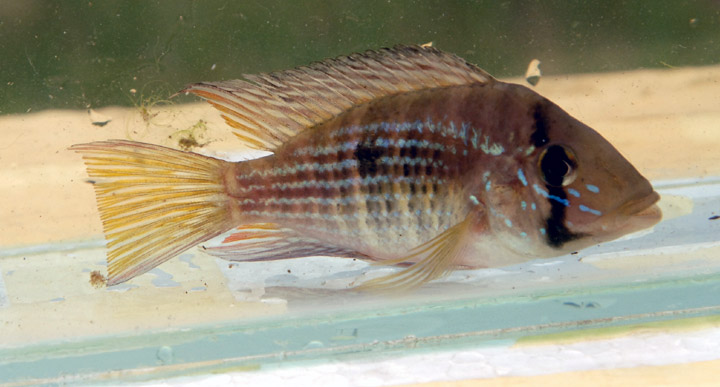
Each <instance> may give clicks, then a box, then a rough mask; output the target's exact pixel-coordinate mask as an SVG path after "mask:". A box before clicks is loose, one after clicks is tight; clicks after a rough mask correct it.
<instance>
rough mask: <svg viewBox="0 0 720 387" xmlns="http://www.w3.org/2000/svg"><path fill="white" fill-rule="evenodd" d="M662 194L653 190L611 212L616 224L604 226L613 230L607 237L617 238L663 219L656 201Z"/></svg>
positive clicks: (611, 217)
mask: <svg viewBox="0 0 720 387" xmlns="http://www.w3.org/2000/svg"><path fill="white" fill-rule="evenodd" d="M658 200H660V195H659V194H658V193H657V192H655V191H651V192H650V193H649V194H644V195H642V196H640V197H637V198H635V199H630V200H628V201H627V202H625V203H624V204H623V205H621V206H620V207H618V208H617V209H616V210H615V211H613V212H612V213H611V214H610V219H615V222H613V223H614V224H612V225H608V226H609V227H607V226H606V227H604V228H605V229H606V230H613V231H612V232H610V233H609V235H607V236H606V237H609V239H615V238H618V237H620V236H623V235H625V234H629V233H632V232H636V231H640V230H642V229H646V228H649V227H652V226H654V225H655V224H657V223H658V222H659V221H660V220H661V219H662V211H661V210H660V207H658V206H657V205H656V204H655V203H656V202H657V201H658Z"/></svg>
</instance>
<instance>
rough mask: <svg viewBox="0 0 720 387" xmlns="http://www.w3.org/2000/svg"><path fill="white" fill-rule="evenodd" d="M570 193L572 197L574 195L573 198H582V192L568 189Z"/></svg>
mask: <svg viewBox="0 0 720 387" xmlns="http://www.w3.org/2000/svg"><path fill="white" fill-rule="evenodd" d="M568 193H569V194H570V195H572V196H575V197H576V198H579V197H580V192H578V191H576V190H574V189H572V188H568Z"/></svg>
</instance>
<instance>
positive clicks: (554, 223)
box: [545, 185, 582, 248]
mask: <svg viewBox="0 0 720 387" xmlns="http://www.w3.org/2000/svg"><path fill="white" fill-rule="evenodd" d="M546 187H547V189H548V193H549V194H550V195H553V196H557V197H558V198H560V199H567V194H566V193H565V190H564V189H562V188H560V187H552V186H550V185H546ZM548 201H549V202H550V216H549V217H548V218H547V220H546V221H545V231H546V232H547V233H546V234H545V236H546V239H547V243H548V245H550V246H552V247H555V248H560V247H562V245H564V244H565V243H567V242H570V241H572V240H575V239H578V238H580V237H581V236H582V235H581V234H575V233H573V232H571V231H570V230H568V228H567V227H565V210H566V208H567V207H565V205H564V204H562V203H560V202H558V201H557V200H554V199H549V198H548Z"/></svg>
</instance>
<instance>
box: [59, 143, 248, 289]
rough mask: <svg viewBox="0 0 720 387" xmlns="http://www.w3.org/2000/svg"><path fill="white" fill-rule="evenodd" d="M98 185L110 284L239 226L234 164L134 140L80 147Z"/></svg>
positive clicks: (148, 268)
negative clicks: (228, 184) (228, 180)
mask: <svg viewBox="0 0 720 387" xmlns="http://www.w3.org/2000/svg"><path fill="white" fill-rule="evenodd" d="M70 149H71V150H74V151H76V152H78V153H80V154H82V156H83V159H84V160H85V164H86V166H87V172H88V175H89V176H90V178H91V182H92V183H93V184H94V186H95V195H96V197H97V205H98V209H99V211H100V216H101V219H102V223H103V229H104V232H105V238H106V239H107V247H108V253H107V262H108V282H107V284H108V286H110V285H115V284H119V283H121V282H125V281H127V280H129V279H131V278H133V277H135V276H138V275H140V274H142V273H145V272H146V271H148V270H150V269H152V268H154V267H155V266H157V265H159V264H161V263H163V262H165V261H167V260H168V259H170V258H172V257H174V256H175V255H177V254H179V253H181V252H182V251H184V250H186V249H188V248H190V247H192V246H194V245H196V244H198V243H200V242H203V241H205V240H207V239H210V238H212V237H214V236H216V235H219V234H221V233H223V232H225V231H227V230H229V229H230V228H232V227H233V226H234V224H233V223H232V221H231V212H230V210H229V208H228V205H229V198H228V196H227V194H226V191H225V185H224V183H223V172H224V171H225V170H226V168H227V166H228V164H229V163H227V162H226V161H222V160H217V159H213V158H211V157H206V156H202V155H199V154H196V153H189V152H182V151H178V150H174V149H170V148H165V147H161V146H157V145H151V144H145V143H138V142H132V141H122V140H113V141H101V142H92V143H89V144H79V145H74V146H72V147H71V148H70Z"/></svg>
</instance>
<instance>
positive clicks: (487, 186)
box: [485, 180, 490, 191]
mask: <svg viewBox="0 0 720 387" xmlns="http://www.w3.org/2000/svg"><path fill="white" fill-rule="evenodd" d="M485 191H490V181H489V180H488V182H487V183H485Z"/></svg>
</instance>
